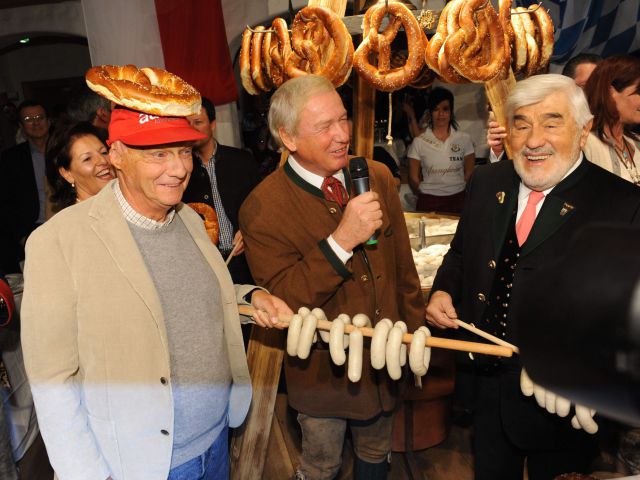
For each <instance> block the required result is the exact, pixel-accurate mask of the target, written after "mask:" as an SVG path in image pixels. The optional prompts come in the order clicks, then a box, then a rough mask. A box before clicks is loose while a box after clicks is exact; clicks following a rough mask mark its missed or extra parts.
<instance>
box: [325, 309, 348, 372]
mask: <svg viewBox="0 0 640 480" xmlns="http://www.w3.org/2000/svg"><path fill="white" fill-rule="evenodd" d="M343 336H344V323H343V322H342V320H340V318H336V319H335V320H334V321H333V322H331V330H330V331H329V354H330V355H331V361H333V363H335V364H336V365H344V362H345V361H346V360H347V356H346V355H345V353H344V342H343Z"/></svg>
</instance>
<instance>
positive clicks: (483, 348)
mask: <svg viewBox="0 0 640 480" xmlns="http://www.w3.org/2000/svg"><path fill="white" fill-rule="evenodd" d="M238 311H239V313H240V314H241V315H246V316H249V317H251V316H253V313H254V311H255V309H254V308H253V307H249V306H246V305H238ZM291 317H292V316H291V315H280V316H279V317H278V319H279V320H280V321H281V322H283V323H286V324H287V325H288V324H289V322H290V320H291ZM331 323H332V322H330V321H328V320H318V325H317V328H318V330H324V331H326V332H328V331H330V330H331ZM354 330H360V332H362V336H364V337H373V328H370V327H361V328H358V327H354V326H353V325H345V326H344V333H345V334H348V333H351V332H352V331H354ZM412 339H413V335H412V334H410V333H405V334H403V335H402V343H404V344H406V345H411V340H412ZM425 346H427V347H435V348H446V349H449V350H458V351H461V352H472V353H483V354H485V355H495V356H498V357H511V356H512V355H513V349H512V348H511V347H505V346H501V345H488V344H486V343H476V342H465V341H462V340H450V339H448V338H440V337H427V339H426V340H425Z"/></svg>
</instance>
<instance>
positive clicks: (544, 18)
mask: <svg viewBox="0 0 640 480" xmlns="http://www.w3.org/2000/svg"><path fill="white" fill-rule="evenodd" d="M529 12H531V13H530V15H532V16H533V19H534V20H535V23H536V27H537V35H536V40H537V41H538V46H539V47H540V61H539V64H538V68H537V71H538V72H539V71H541V70H543V69H545V68H547V65H549V61H550V60H551V55H552V54H553V22H552V21H551V17H550V16H549V12H547V10H546V9H544V8H542V7H541V6H539V5H531V6H529Z"/></svg>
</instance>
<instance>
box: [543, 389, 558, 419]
mask: <svg viewBox="0 0 640 480" xmlns="http://www.w3.org/2000/svg"><path fill="white" fill-rule="evenodd" d="M557 399H558V397H557V396H556V394H555V393H553V392H552V391H550V390H546V391H545V398H544V406H545V408H546V409H547V412H549V413H552V414H554V415H555V413H556V401H557Z"/></svg>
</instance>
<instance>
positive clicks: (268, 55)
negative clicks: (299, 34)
mask: <svg viewBox="0 0 640 480" xmlns="http://www.w3.org/2000/svg"><path fill="white" fill-rule="evenodd" d="M271 29H272V30H273V34H272V35H271V37H270V43H269V45H268V51H267V52H265V51H264V48H263V58H264V59H265V60H264V61H265V65H266V64H268V65H269V77H270V78H271V82H272V83H273V86H274V87H276V88H278V87H279V86H280V85H282V84H283V83H284V82H285V81H286V80H287V76H286V72H285V66H286V63H287V60H288V59H289V57H290V56H291V39H290V38H289V30H288V29H287V22H285V21H284V19H282V18H275V19H274V20H273V23H272V24H271Z"/></svg>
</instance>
